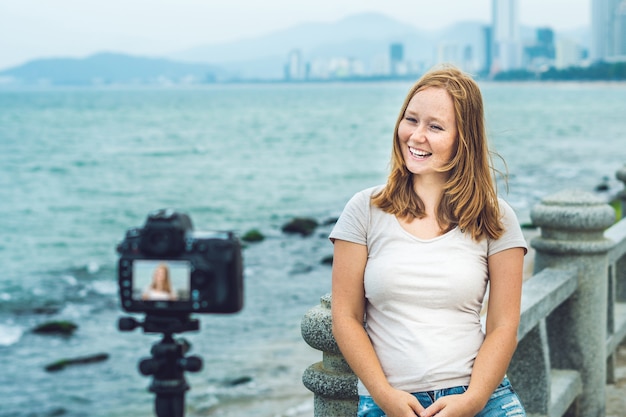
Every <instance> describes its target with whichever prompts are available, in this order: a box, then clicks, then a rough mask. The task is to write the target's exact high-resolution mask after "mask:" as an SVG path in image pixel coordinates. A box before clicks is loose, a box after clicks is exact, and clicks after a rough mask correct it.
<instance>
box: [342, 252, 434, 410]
mask: <svg viewBox="0 0 626 417" xmlns="http://www.w3.org/2000/svg"><path fill="white" fill-rule="evenodd" d="M366 263H367V247H366V246H364V245H360V244H357V243H351V242H347V241H343V240H335V247H334V256H333V273H332V304H331V306H332V307H331V309H332V322H333V334H334V336H335V340H336V341H337V344H338V345H339V349H340V350H341V353H342V354H343V356H344V357H345V358H346V361H347V362H348V364H349V365H350V367H351V368H352V370H353V371H354V373H355V374H356V375H357V376H358V377H359V379H360V380H361V381H362V382H363V384H364V385H365V386H366V387H367V389H368V391H369V392H370V395H371V396H372V398H373V399H374V401H375V402H376V404H378V406H380V408H382V409H383V410H384V411H385V413H386V414H387V416H388V417H414V416H415V415H416V414H417V413H418V412H419V411H421V410H423V407H422V406H421V405H420V404H419V402H418V401H417V399H416V398H415V397H413V396H412V395H410V394H409V393H406V392H403V391H399V390H396V389H394V388H392V387H391V385H389V383H388V382H387V378H386V377H385V374H384V372H383V370H382V367H381V365H380V362H379V360H378V357H377V356H376V352H375V351H374V348H373V347H372V343H371V341H370V339H369V336H368V335H367V332H366V331H365V329H364V327H363V318H364V314H365V289H364V287H363V274H364V272H365V264H366Z"/></svg>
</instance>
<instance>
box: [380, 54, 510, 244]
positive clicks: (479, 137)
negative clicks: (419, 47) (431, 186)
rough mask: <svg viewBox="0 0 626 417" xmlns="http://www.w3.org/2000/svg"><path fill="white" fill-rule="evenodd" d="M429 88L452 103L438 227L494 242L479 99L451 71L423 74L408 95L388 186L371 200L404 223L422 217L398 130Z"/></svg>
mask: <svg viewBox="0 0 626 417" xmlns="http://www.w3.org/2000/svg"><path fill="white" fill-rule="evenodd" d="M429 87H434V88H442V89H444V90H445V91H447V92H448V94H449V95H450V97H451V98H452V102H453V103H454V113H455V117H456V125H457V132H458V137H457V141H456V150H455V151H454V152H453V156H452V159H451V160H450V161H449V163H448V164H446V165H445V166H444V167H442V168H441V172H447V173H448V179H447V181H446V184H445V186H444V192H443V196H442V198H441V201H440V202H439V206H438V207H437V211H436V217H437V222H438V223H439V225H440V226H441V227H442V228H444V229H445V230H446V231H448V230H451V229H453V228H454V227H455V226H458V227H459V228H461V230H464V231H465V232H467V233H470V235H471V236H472V238H473V239H475V240H480V239H482V238H483V237H487V238H492V239H497V238H498V237H500V236H501V235H502V232H503V230H504V229H503V226H502V222H501V220H500V210H499V205H498V199H497V192H496V187H495V181H494V178H493V176H492V171H494V169H493V168H492V164H491V152H490V151H489V148H488V144H487V134H486V131H485V121H484V110H483V100H482V94H481V92H480V89H479V87H478V84H477V83H476V82H475V81H474V80H473V79H472V78H471V77H470V76H469V75H467V74H465V73H463V72H462V71H460V70H459V69H457V68H455V67H453V66H443V67H440V68H437V69H433V70H431V71H429V72H427V73H426V74H424V75H423V76H422V77H421V78H420V79H419V80H418V81H417V82H416V83H415V84H414V85H413V87H412V88H411V89H410V90H409V93H408V94H407V96H406V98H405V100H404V103H403V105H402V108H401V110H400V114H399V116H398V120H397V121H396V126H395V129H394V137H393V150H392V155H391V172H390V174H389V178H388V180H387V185H386V187H385V188H384V189H383V190H382V191H380V192H379V193H377V194H376V195H374V196H373V197H372V202H373V203H374V204H375V205H376V206H378V207H380V208H381V209H382V210H383V211H385V212H387V213H390V214H394V215H397V216H399V217H402V218H423V217H424V216H426V212H425V209H424V203H423V202H422V200H421V199H420V198H419V196H418V195H417V194H416V193H415V191H414V189H413V181H412V174H411V172H410V171H409V170H408V169H407V167H406V163H405V161H404V157H403V155H402V149H401V147H400V139H399V136H398V127H399V125H400V122H401V121H402V120H403V118H404V113H405V111H406V109H407V107H408V104H409V101H410V100H411V98H413V96H414V95H415V94H416V93H417V92H419V91H421V90H424V89H426V88H429Z"/></svg>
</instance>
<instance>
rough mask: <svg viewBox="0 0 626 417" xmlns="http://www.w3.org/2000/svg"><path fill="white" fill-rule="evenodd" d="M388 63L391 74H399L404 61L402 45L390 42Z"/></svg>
mask: <svg viewBox="0 0 626 417" xmlns="http://www.w3.org/2000/svg"><path fill="white" fill-rule="evenodd" d="M389 63H390V67H391V74H392V75H400V73H401V72H402V66H403V63H404V45H403V44H401V43H392V44H391V45H390V46H389Z"/></svg>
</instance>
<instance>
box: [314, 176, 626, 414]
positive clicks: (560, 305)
mask: <svg viewBox="0 0 626 417" xmlns="http://www.w3.org/2000/svg"><path fill="white" fill-rule="evenodd" d="M617 178H618V179H620V180H621V181H622V182H625V183H626V167H625V168H624V169H622V170H620V171H619V172H618V173H617ZM617 198H618V199H620V200H621V207H622V210H621V212H622V215H624V214H625V213H626V210H625V209H626V187H625V188H624V190H623V191H621V192H620V193H619V194H618V195H617ZM531 218H532V221H533V224H534V225H536V226H538V227H540V229H541V234H540V235H539V236H537V237H535V238H534V239H533V240H532V241H531V246H532V247H533V248H534V249H535V252H536V254H535V259H534V275H533V276H532V277H531V278H529V279H528V280H526V281H525V282H524V286H523V291H522V308H521V320H520V326H519V331H518V340H519V344H518V347H517V350H516V352H515V355H514V356H513V359H512V361H511V365H510V367H509V370H508V376H509V378H510V379H511V382H512V383H513V386H514V387H515V389H516V391H517V392H518V394H519V395H520V397H521V399H522V402H523V403H524V406H525V408H526V411H527V413H528V415H529V416H533V417H535V416H536V417H538V416H545V417H561V416H565V415H567V416H576V417H601V416H604V415H605V405H606V404H605V401H606V392H605V391H606V383H611V382H614V378H615V352H616V349H617V347H618V345H619V344H620V343H621V342H622V341H623V340H624V339H625V338H626V219H622V220H621V221H619V222H617V223H616V222H615V211H614V210H613V209H612V208H611V206H609V205H608V204H607V203H606V198H602V197H599V196H598V195H596V194H592V193H587V192H584V191H563V192H561V193H558V194H555V195H553V196H550V197H548V198H545V199H544V200H543V201H542V202H541V203H540V204H539V205H537V206H536V207H535V208H534V209H533V210H532V213H531ZM330 304H331V299H330V295H326V296H324V297H322V299H321V303H320V305H319V306H317V307H314V308H312V309H311V310H309V312H308V313H307V314H306V315H305V316H304V318H303V320H302V336H303V338H304V340H305V341H306V342H307V343H308V344H309V345H311V346H312V347H313V348H315V349H318V350H321V351H322V352H323V360H322V362H319V363H316V364H313V365H311V366H310V367H309V368H308V369H307V370H306V371H305V372H304V375H303V378H302V380H303V383H304V385H305V386H306V387H307V388H308V389H309V390H311V391H312V392H313V393H314V394H315V395H314V398H315V400H314V403H315V404H314V410H315V411H314V414H315V417H349V416H355V415H356V408H357V401H358V397H357V393H356V381H357V380H356V376H355V375H354V374H353V373H352V371H351V370H350V367H349V366H348V364H347V363H346V361H345V360H344V359H343V357H342V355H341V352H340V351H339V349H338V347H337V344H336V342H335V340H334V338H333V335H332V321H331V315H330Z"/></svg>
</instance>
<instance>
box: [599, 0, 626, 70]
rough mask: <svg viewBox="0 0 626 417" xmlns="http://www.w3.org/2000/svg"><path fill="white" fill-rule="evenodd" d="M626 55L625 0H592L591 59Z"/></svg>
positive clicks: (609, 58)
mask: <svg viewBox="0 0 626 417" xmlns="http://www.w3.org/2000/svg"><path fill="white" fill-rule="evenodd" d="M624 56H626V1H625V0H592V5H591V60H592V61H605V60H614V59H619V58H620V57H622V58H623V57H624Z"/></svg>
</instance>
